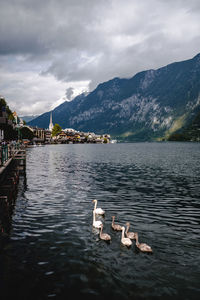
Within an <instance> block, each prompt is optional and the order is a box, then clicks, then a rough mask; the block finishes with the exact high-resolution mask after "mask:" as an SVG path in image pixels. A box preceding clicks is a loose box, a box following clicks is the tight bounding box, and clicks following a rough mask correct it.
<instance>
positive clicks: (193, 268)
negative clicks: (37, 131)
mask: <svg viewBox="0 0 200 300" xmlns="http://www.w3.org/2000/svg"><path fill="white" fill-rule="evenodd" d="M199 150H200V145H199V144H194V143H138V144H110V145H73V144H72V145H56V146H46V147H40V148H32V149H30V150H28V154H27V173H26V178H27V182H26V181H25V182H24V183H23V181H21V183H20V184H21V185H20V186H19V192H18V197H17V200H16V206H15V211H14V215H13V217H12V220H11V226H12V230H11V233H10V238H9V239H8V240H7V242H6V244H4V247H3V248H2V249H1V250H0V266H1V271H0V272H1V277H0V278H1V279H0V284H1V289H2V291H3V292H4V294H5V295H6V296H7V297H11V295H15V297H16V296H19V298H21V299H49V298H53V299H66V297H67V296H68V295H69V293H70V292H73V293H74V295H76V296H87V298H89V299H90V298H91V299H100V298H108V297H110V298H113V299H156V298H162V299H172V298H173V299H197V296H198V295H199V292H200V288H199V278H200V267H199V266H200V256H199V246H200V240H199V233H200V226H199V225H200V218H199V216H200V204H199V199H200V196H199V195H200V181H199V178H200V176H199V175H200V174H199V170H200V160H199V157H200V151H199ZM94 198H96V199H98V206H100V207H102V208H103V209H105V211H106V214H105V217H104V218H103V217H98V219H99V220H102V222H103V223H104V232H107V233H109V234H110V235H111V238H112V241H111V243H110V244H107V243H105V242H104V241H102V240H100V239H99V235H98V231H97V230H94V229H93V228H92V209H93V203H92V200H93V199H94ZM112 215H115V217H116V223H119V224H120V225H125V223H126V222H127V221H129V222H130V224H131V227H130V231H136V232H138V234H139V241H140V242H145V243H147V244H149V245H150V246H151V247H152V249H153V255H148V254H145V253H141V252H140V251H139V250H138V249H137V248H136V246H135V243H133V245H132V246H131V248H130V249H128V248H126V247H124V246H122V245H121V243H120V239H121V233H120V232H114V231H113V230H112V229H111V220H112ZM11 286H12V289H11V288H10V287H11Z"/></svg>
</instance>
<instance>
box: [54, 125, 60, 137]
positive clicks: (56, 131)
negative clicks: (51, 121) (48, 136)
mask: <svg viewBox="0 0 200 300" xmlns="http://www.w3.org/2000/svg"><path fill="white" fill-rule="evenodd" d="M61 130H62V128H61V126H60V125H59V124H55V125H54V127H53V129H52V136H55V135H57V134H58V133H60V132H61Z"/></svg>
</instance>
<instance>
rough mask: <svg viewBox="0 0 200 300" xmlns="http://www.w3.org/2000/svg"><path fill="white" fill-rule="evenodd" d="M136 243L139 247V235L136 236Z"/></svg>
mask: <svg viewBox="0 0 200 300" xmlns="http://www.w3.org/2000/svg"><path fill="white" fill-rule="evenodd" d="M135 243H136V245H137V246H138V245H139V242H138V234H136V237H135Z"/></svg>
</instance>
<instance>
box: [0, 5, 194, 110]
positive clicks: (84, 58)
mask: <svg viewBox="0 0 200 300" xmlns="http://www.w3.org/2000/svg"><path fill="white" fill-rule="evenodd" d="M199 17H200V4H199V1H198V0H190V1H187V0H173V1H172V0H169V1H165V0H149V1H146V0H141V1H137V0H126V1H124V0H101V1H99V0H59V1H58V0H43V1H41V0H29V1H27V0H12V1H11V0H1V7H0V65H1V66H3V68H5V69H7V70H9V71H10V72H11V73H12V72H13V74H15V73H16V72H17V73H18V75H19V76H22V78H21V80H22V81H23V74H24V73H23V71H32V72H33V73H34V74H39V75H40V76H43V77H45V76H46V78H47V77H48V76H50V75H53V76H54V77H55V78H56V79H57V80H58V81H59V82H64V83H68V85H67V86H70V87H71V88H74V87H73V85H72V84H71V82H78V81H90V89H93V88H95V87H96V85H97V84H99V83H100V82H103V81H106V80H109V79H111V78H113V77H116V76H117V77H130V76H133V75H134V74H135V73H137V72H139V71H142V70H144V69H152V68H158V67H161V66H164V65H166V64H168V63H170V62H173V61H178V60H183V59H188V58H190V57H192V56H194V55H195V54H197V53H198V52H199V49H200V23H199ZM65 86H66V85H65ZM50 88H51V87H50ZM50 88H49V89H50ZM0 89H3V85H1V83H0ZM16 89H17V87H16ZM7 90H8V89H6V91H7ZM46 90H48V89H46ZM63 92H64V93H65V90H64V91H63ZM69 92H70V90H69V91H68V92H67V93H69ZM9 95H10V96H11V97H12V95H11V93H9ZM68 95H69V94H68ZM21 96H22V95H20V93H18V94H16V93H15V95H14V94H13V97H15V98H18V99H19V100H18V101H19V102H20V101H21V100H20V99H21V98H22V97H21ZM5 97H6V95H5ZM31 97H33V96H31ZM69 97H70V96H69ZM46 98H48V97H46ZM31 99H32V98H31ZM56 100H57V99H56ZM45 107H46V106H45Z"/></svg>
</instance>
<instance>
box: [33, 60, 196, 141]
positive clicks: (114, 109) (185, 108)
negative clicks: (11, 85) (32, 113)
mask: <svg viewBox="0 0 200 300" xmlns="http://www.w3.org/2000/svg"><path fill="white" fill-rule="evenodd" d="M198 112H200V54H198V55H196V56H195V57H194V58H192V59H189V60H185V61H181V62H175V63H172V64H169V65H167V66H165V67H162V68H159V69H157V70H147V71H143V72H140V73H137V74H136V75H135V76H133V77H132V78H129V79H125V78H122V79H120V78H114V79H112V80H109V81H107V82H104V83H101V84H99V85H98V86H97V88H96V89H95V90H94V91H92V92H91V93H89V94H87V95H85V94H81V95H79V96H78V97H76V98H75V99H74V100H73V101H71V102H65V103H63V104H61V105H59V106H58V107H56V108H55V109H54V110H53V112H52V116H53V123H54V124H55V123H58V124H59V125H60V126H61V127H62V128H69V127H70V128H71V127H72V128H74V129H77V130H80V131H86V132H87V131H92V132H96V133H99V134H101V133H109V134H111V135H112V137H117V138H118V139H123V140H129V141H142V140H143V141H145V140H161V139H167V138H168V137H169V136H170V135H171V134H172V133H174V132H176V131H177V130H180V129H181V128H183V127H184V126H188V124H190V123H191V122H192V120H193V119H194V118H195V116H196V115H197V113H198ZM49 119H50V112H47V113H44V114H42V115H41V116H39V117H38V118H36V119H34V120H32V121H31V122H29V124H30V125H32V126H39V127H44V128H48V125H49Z"/></svg>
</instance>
